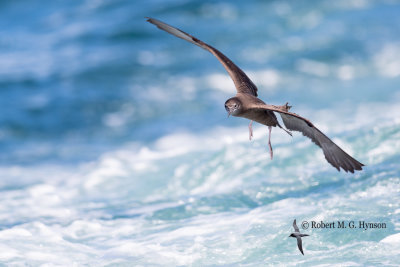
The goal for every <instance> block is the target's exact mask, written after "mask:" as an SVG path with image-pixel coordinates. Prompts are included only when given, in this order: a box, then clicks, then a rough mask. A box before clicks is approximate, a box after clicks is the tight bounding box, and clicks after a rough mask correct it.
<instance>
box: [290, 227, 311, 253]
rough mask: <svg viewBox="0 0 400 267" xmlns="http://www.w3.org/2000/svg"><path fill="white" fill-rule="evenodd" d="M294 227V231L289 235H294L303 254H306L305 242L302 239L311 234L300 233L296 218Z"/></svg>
mask: <svg viewBox="0 0 400 267" xmlns="http://www.w3.org/2000/svg"><path fill="white" fill-rule="evenodd" d="M293 228H294V233H291V234H290V236H289V237H294V238H296V239H297V247H298V248H299V250H300V252H301V254H303V255H304V252H303V242H302V241H301V238H302V237H304V236H310V235H306V234H301V233H300V230H299V227H297V224H296V219H294V221H293Z"/></svg>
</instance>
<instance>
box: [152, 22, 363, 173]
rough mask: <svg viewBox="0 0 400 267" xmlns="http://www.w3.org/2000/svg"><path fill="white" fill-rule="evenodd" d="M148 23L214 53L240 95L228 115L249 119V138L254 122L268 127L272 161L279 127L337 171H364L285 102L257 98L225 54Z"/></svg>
mask: <svg viewBox="0 0 400 267" xmlns="http://www.w3.org/2000/svg"><path fill="white" fill-rule="evenodd" d="M147 21H148V22H150V23H152V24H154V25H156V26H157V27H158V28H159V29H161V30H163V31H166V32H168V33H170V34H172V35H174V36H176V37H178V38H181V39H183V40H186V41H188V42H190V43H192V44H195V45H197V46H199V47H201V48H203V49H205V50H207V51H208V52H210V53H211V54H213V55H214V56H215V57H216V58H217V59H218V60H219V62H221V64H222V65H223V66H224V68H225V69H226V71H227V72H228V74H229V76H230V77H231V78H232V80H233V83H234V84H235V87H236V91H237V94H236V95H235V96H234V97H232V98H229V99H228V100H227V101H226V102H225V109H226V111H227V112H228V117H229V115H232V116H235V117H243V118H246V119H249V120H250V123H249V139H250V140H251V138H252V137H253V129H252V123H253V121H256V122H258V123H260V124H263V125H266V126H268V131H269V133H268V147H269V152H270V157H271V159H272V158H273V150H272V145H271V130H272V127H279V128H280V129H282V130H284V131H285V132H287V133H288V134H289V135H292V133H291V131H298V132H301V133H302V134H303V135H304V136H306V137H308V138H310V139H311V141H313V142H314V143H315V144H316V145H317V146H319V147H320V148H321V149H322V151H323V152H324V155H325V159H326V160H327V161H328V162H329V163H330V164H331V165H332V166H333V167H335V168H336V169H337V170H338V171H340V168H342V169H343V170H344V171H346V172H348V171H349V172H351V173H354V171H355V170H358V171H359V170H362V167H363V166H364V164H362V163H360V162H358V161H357V160H356V159H354V158H353V157H351V156H350V155H349V154H347V153H346V152H344V151H343V150H342V149H341V148H340V147H339V146H338V145H336V144H335V143H334V142H333V141H332V140H331V139H329V138H328V137H327V136H326V135H325V134H324V133H322V132H321V131H320V130H318V128H317V127H315V126H314V124H312V123H311V122H310V121H309V120H308V119H306V118H303V117H301V116H299V115H297V114H296V113H293V112H289V109H290V108H291V106H289V105H288V103H286V104H285V105H281V106H275V105H270V104H266V103H265V102H263V101H262V100H261V99H259V98H258V97H257V96H258V94H257V91H258V90H257V87H256V85H255V84H254V83H253V82H252V81H251V80H250V79H249V77H247V75H246V74H245V73H244V72H243V71H242V70H241V69H240V68H239V67H238V66H236V65H235V64H234V63H233V62H232V61H231V60H230V59H229V58H228V57H226V56H225V55H224V54H222V53H221V52H220V51H218V50H217V49H215V48H214V47H212V46H210V45H208V44H206V43H204V42H203V41H201V40H199V39H197V38H196V37H194V36H192V35H190V34H188V33H186V32H184V31H181V30H179V29H177V28H175V27H172V26H170V25H168V24H166V23H164V22H162V21H159V20H157V19H153V18H147ZM275 113H278V114H279V115H280V116H281V118H282V121H283V124H284V126H285V127H286V129H285V128H283V127H282V126H281V125H280V123H279V122H278V119H277V117H276V115H275Z"/></svg>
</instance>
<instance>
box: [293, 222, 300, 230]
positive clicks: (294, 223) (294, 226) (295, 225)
mask: <svg viewBox="0 0 400 267" xmlns="http://www.w3.org/2000/svg"><path fill="white" fill-rule="evenodd" d="M293 228H294V231H295V232H298V233H300V230H299V227H297V224H296V219H294V221H293Z"/></svg>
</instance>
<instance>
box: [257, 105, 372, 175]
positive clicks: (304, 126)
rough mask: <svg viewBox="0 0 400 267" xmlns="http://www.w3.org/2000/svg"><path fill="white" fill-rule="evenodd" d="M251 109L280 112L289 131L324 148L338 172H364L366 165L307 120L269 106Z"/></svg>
mask: <svg viewBox="0 0 400 267" xmlns="http://www.w3.org/2000/svg"><path fill="white" fill-rule="evenodd" d="M249 109H251V110H252V111H253V112H257V110H259V111H260V112H265V110H268V111H274V112H278V113H279V114H280V115H281V117H282V121H283V123H284V124H285V126H286V128H287V129H289V130H292V131H298V132H301V133H302V134H303V135H304V136H307V137H308V138H310V139H311V140H312V141H313V142H314V143H315V144H316V145H317V146H319V147H320V148H322V150H323V152H324V155H325V159H326V160H327V161H328V162H329V163H330V164H331V165H332V166H333V167H335V168H336V169H337V170H338V171H340V168H342V169H343V170H344V171H346V172H348V171H349V172H351V173H354V171H355V170H357V171H359V170H362V167H363V166H364V164H362V163H360V162H358V161H357V160H356V159H354V158H353V157H351V156H350V155H349V154H347V153H346V152H344V151H343V150H342V149H341V148H340V147H339V146H338V145H336V144H335V143H334V142H333V141H332V140H331V139H329V138H328V137H327V136H326V135H325V134H323V133H322V132H321V131H320V130H318V128H317V127H315V126H314V125H313V124H312V123H311V122H310V121H309V120H307V119H306V118H303V117H301V116H299V115H297V114H296V113H292V112H288V111H284V110H282V109H281V108H279V107H277V106H274V105H268V104H259V103H257V104H254V105H252V106H251V107H249Z"/></svg>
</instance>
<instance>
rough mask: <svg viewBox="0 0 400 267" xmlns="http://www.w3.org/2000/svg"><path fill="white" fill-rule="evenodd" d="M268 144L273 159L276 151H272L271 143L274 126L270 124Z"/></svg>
mask: <svg viewBox="0 0 400 267" xmlns="http://www.w3.org/2000/svg"><path fill="white" fill-rule="evenodd" d="M268 131H269V133H268V146H269V154H270V156H271V160H272V158H273V157H274V152H273V151H272V145H271V131H272V126H268Z"/></svg>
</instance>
